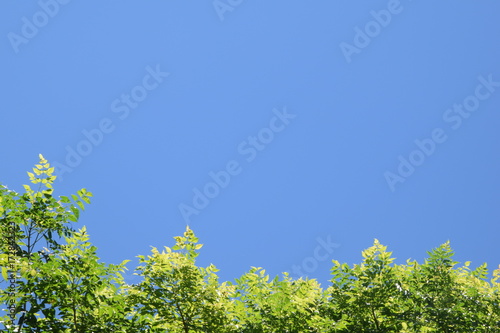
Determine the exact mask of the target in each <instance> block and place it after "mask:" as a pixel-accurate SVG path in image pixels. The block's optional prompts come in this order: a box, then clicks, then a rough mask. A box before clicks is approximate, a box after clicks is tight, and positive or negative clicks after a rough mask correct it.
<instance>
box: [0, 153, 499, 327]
mask: <svg viewBox="0 0 500 333" xmlns="http://www.w3.org/2000/svg"><path fill="white" fill-rule="evenodd" d="M53 172H54V169H53V168H52V167H50V164H49V163H48V162H47V161H46V160H45V159H44V158H43V156H41V155H40V162H39V164H37V165H35V168H33V172H31V173H28V176H29V178H30V181H31V183H32V185H31V186H33V185H36V186H37V188H36V189H35V190H34V189H32V188H31V186H30V185H24V186H23V187H24V189H25V193H24V194H19V193H16V192H15V191H12V190H9V189H8V188H6V187H5V186H0V233H1V238H0V249H1V252H0V267H1V273H2V274H1V276H2V279H1V280H0V285H2V286H8V280H9V277H10V276H11V274H14V276H15V277H16V285H15V286H16V288H15V290H11V289H10V288H3V289H1V290H0V302H1V303H4V304H7V305H8V304H14V305H15V312H16V322H15V323H14V325H12V324H11V323H10V321H9V316H8V310H7V311H5V313H4V315H3V316H2V317H0V321H1V322H2V323H3V326H4V330H5V331H7V332H20V331H22V332H86V333H87V332H179V333H188V332H223V333H224V332H248V333H250V332H251V333H259V332H262V333H264V332H266V333H267V332H342V333H344V332H345V333H347V332H485V333H486V332H500V329H499V327H500V268H499V269H497V270H494V271H493V279H491V280H490V281H488V278H487V276H488V269H487V267H486V264H483V265H481V266H479V267H477V268H476V269H474V270H471V269H470V262H466V263H465V264H464V265H463V266H462V267H458V268H455V266H456V265H457V264H458V263H457V262H455V261H454V260H453V255H454V253H453V251H452V249H451V247H450V244H449V243H448V242H446V243H444V244H443V245H441V246H439V247H438V248H436V249H434V250H433V251H431V252H428V255H429V257H428V259H426V260H425V261H424V263H422V264H419V263H417V262H416V261H411V260H408V261H407V262H406V264H403V265H396V264H394V258H392V253H391V252H387V247H386V246H383V245H382V244H380V243H379V242H378V240H375V242H374V244H373V246H372V247H370V248H368V249H366V250H365V251H363V252H362V255H363V261H362V262H361V264H359V265H353V266H352V267H351V266H349V265H347V264H345V263H344V264H342V263H339V262H338V261H335V260H334V261H333V267H332V269H331V274H332V279H331V285H330V286H328V287H327V288H326V289H325V290H323V289H322V288H321V287H320V285H319V283H318V282H317V281H316V280H314V279H297V280H293V279H291V278H290V277H289V276H288V274H287V273H283V276H282V277H281V278H279V277H275V278H272V279H271V278H270V277H269V275H267V274H266V272H265V270H264V269H262V268H257V267H252V268H251V269H250V270H249V271H248V272H247V273H245V274H243V275H242V276H241V277H240V278H238V279H236V280H235V281H234V283H231V282H222V283H220V282H219V279H218V276H217V271H218V270H217V268H216V267H215V266H214V265H209V266H208V267H199V266H197V265H196V258H197V256H198V253H199V252H198V251H199V250H200V249H201V248H202V244H199V243H198V238H197V237H196V236H195V234H194V233H193V231H192V230H191V229H189V227H188V228H186V231H185V232H184V235H183V236H178V237H174V239H175V241H176V242H175V245H174V246H173V247H171V248H169V247H165V248H164V249H162V250H161V251H160V250H158V249H157V248H152V250H151V254H150V255H147V256H139V261H140V265H139V266H138V267H137V268H136V270H135V271H136V273H135V274H137V275H139V276H140V277H141V278H142V280H141V282H140V283H138V284H134V285H129V284H127V283H126V282H125V281H124V279H123V277H122V273H123V272H124V271H125V269H126V268H125V264H126V262H127V261H124V262H122V263H120V264H118V265H111V264H106V263H103V262H101V261H100V260H99V258H98V257H97V249H96V247H95V246H93V245H92V244H91V242H90V241H89V235H88V234H87V231H86V228H85V227H82V228H80V229H79V230H76V229H74V228H73V227H72V223H74V222H77V221H78V218H79V215H80V211H82V210H83V209H84V208H85V204H89V203H90V198H91V197H92V193H90V192H88V191H86V190H85V189H82V190H80V191H78V192H77V194H76V195H71V196H68V197H66V196H61V197H59V198H57V199H56V198H54V197H53V184H54V181H55V179H56V177H55V176H53ZM13 235H14V236H15V243H13V242H12V240H13V238H12V236H13Z"/></svg>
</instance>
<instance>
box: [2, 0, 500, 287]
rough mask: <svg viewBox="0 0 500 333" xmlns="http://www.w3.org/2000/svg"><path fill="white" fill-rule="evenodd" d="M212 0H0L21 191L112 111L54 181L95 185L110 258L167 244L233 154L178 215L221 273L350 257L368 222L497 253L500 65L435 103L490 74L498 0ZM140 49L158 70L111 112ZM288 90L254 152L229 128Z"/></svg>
mask: <svg viewBox="0 0 500 333" xmlns="http://www.w3.org/2000/svg"><path fill="white" fill-rule="evenodd" d="M221 3H222V4H225V7H224V8H225V9H221V8H223V7H220V8H219V9H218V10H219V12H218V10H217V9H216V8H215V7H214V3H213V2H212V1H200V2H196V3H190V2H181V1H147V2H140V1H126V0H122V1H106V2H102V1H67V3H64V1H62V0H61V3H60V2H55V0H41V1H39V2H35V1H30V2H27V1H24V2H19V1H2V3H1V4H0V36H3V37H2V38H1V39H0V56H1V60H2V61H1V62H0V73H1V75H0V86H1V96H2V106H3V107H2V111H1V115H0V123H1V124H2V130H1V131H0V142H2V145H1V146H0V161H1V164H0V177H1V178H0V181H1V182H2V183H3V184H6V185H8V186H9V188H11V189H14V190H17V191H21V190H22V186H21V184H26V183H28V177H27V175H26V171H29V170H31V168H32V166H33V165H34V164H35V163H36V162H38V154H39V153H42V154H43V155H44V156H45V157H46V158H47V159H48V160H49V161H50V162H51V163H53V164H54V163H56V162H57V163H59V165H67V163H66V159H67V155H68V150H67V149H74V150H77V149H78V147H79V145H80V148H82V147H83V146H85V145H88V143H82V142H84V141H85V140H87V139H86V137H85V135H84V134H83V131H92V130H94V129H97V128H99V124H100V122H101V121H103V119H108V120H104V121H108V122H111V124H112V128H113V130H112V131H111V132H110V133H102V138H99V135H97V136H96V137H95V140H96V141H95V142H97V143H98V144H95V145H94V144H92V145H91V146H90V147H91V149H92V151H91V152H90V153H88V154H87V155H86V156H81V161H80V163H77V164H78V165H77V166H76V167H74V168H71V169H72V172H64V173H61V172H59V175H60V176H61V177H60V178H62V179H63V180H62V181H58V182H57V183H56V190H57V191H56V193H57V194H59V195H66V194H70V193H75V192H76V191H77V190H78V189H80V188H82V187H84V188H87V189H88V190H89V191H91V192H93V193H94V198H93V202H92V204H91V205H90V206H88V208H87V209H86V211H85V213H84V214H83V215H82V218H81V220H80V222H79V226H81V225H86V226H87V228H88V231H89V233H90V235H91V240H92V241H93V242H94V244H95V245H96V246H97V247H98V248H99V255H100V256H101V258H102V259H103V260H104V261H106V262H110V263H118V262H120V261H121V260H124V259H134V257H135V256H136V255H138V254H148V253H149V251H150V246H156V247H163V246H165V245H167V246H171V245H173V242H174V241H173V239H172V237H173V236H176V235H180V234H182V232H183V231H184V229H185V226H186V223H187V222H186V220H185V219H184V218H183V216H182V214H181V212H180V210H179V206H180V205H181V204H185V205H189V206H193V197H194V192H193V189H195V188H196V189H199V190H201V191H203V188H204V186H205V185H206V184H207V183H210V182H211V181H212V178H211V177H210V175H209V173H210V172H219V171H221V170H224V169H225V168H226V165H227V163H228V162H230V161H233V160H234V161H236V162H237V163H238V165H239V166H240V168H241V172H240V173H239V174H237V175H234V176H231V179H230V181H229V184H228V185H227V186H226V187H225V188H221V189H220V190H219V192H220V193H219V194H218V195H217V196H215V197H213V198H211V199H210V200H209V203H208V205H207V206H206V207H205V208H203V209H200V210H199V213H198V215H191V216H190V222H189V225H190V227H191V228H192V229H193V230H194V231H195V233H196V234H197V236H198V237H199V238H200V242H201V243H204V244H205V246H204V247H203V249H202V250H201V255H200V257H199V262H198V263H199V264H200V265H208V264H209V263H213V264H215V265H216V266H217V267H218V268H220V269H221V271H220V272H219V276H221V278H222V280H232V279H234V278H236V277H238V276H240V275H241V274H243V273H244V272H245V271H247V270H248V269H249V268H250V267H251V266H261V267H264V268H266V270H267V271H268V272H269V273H270V274H271V275H275V274H280V273H281V272H284V271H291V270H292V267H293V266H294V265H296V266H298V267H301V270H302V271H303V272H304V274H305V273H307V275H308V276H309V277H313V278H318V280H319V281H320V282H322V284H325V283H326V281H327V280H328V279H329V268H330V267H331V259H337V260H339V261H341V262H347V263H350V264H352V263H358V262H360V261H361V251H362V250H363V249H365V248H367V247H369V246H371V245H372V243H373V240H374V238H377V239H379V240H380V241H381V242H382V243H383V244H385V245H388V246H389V250H390V251H394V256H395V257H397V258H398V260H397V262H399V263H402V262H404V261H405V260H406V259H408V258H414V259H418V260H422V259H423V258H425V257H426V251H428V250H431V249H432V248H434V247H437V246H439V245H440V244H442V243H444V242H445V241H447V240H450V241H451V245H452V247H453V249H454V250H455V251H456V252H457V256H456V258H457V259H458V260H460V261H462V262H463V261H465V260H472V261H473V266H477V265H479V264H481V263H483V262H487V263H488V264H489V267H490V269H494V268H496V267H498V264H499V263H500V260H499V257H498V247H497V246H496V244H498V241H497V240H498V236H499V235H498V232H499V227H498V222H499V218H500V202H499V198H500V196H499V194H500V177H499V174H498V170H499V169H500V158H499V153H498V151H499V150H498V148H499V139H500V131H499V130H498V128H499V127H500V88H499V87H498V84H497V87H494V88H492V90H493V89H495V90H494V91H493V92H489V95H488V97H487V98H485V99H484V100H481V101H480V104H479V106H478V108H477V110H476V111H473V112H471V113H470V116H469V117H468V118H466V119H463V121H462V123H461V126H460V127H458V128H456V129H454V128H453V127H452V126H453V125H454V124H455V122H454V121H453V122H451V121H450V120H449V121H446V120H445V119H444V118H443V117H444V116H445V114H446V112H451V111H447V110H448V109H450V108H453V105H454V104H460V103H463V102H464V99H466V98H467V97H468V96H474V94H475V91H476V87H477V86H478V85H479V84H480V81H479V79H478V77H480V76H482V77H483V78H485V79H488V77H489V76H491V80H493V81H494V82H499V81H500V68H499V62H498V61H499V59H500V47H499V40H498V39H499V36H500V20H498V13H499V10H500V4H498V3H496V2H492V1H490V2H480V3H478V2H473V1H468V2H455V1H450V0H447V1H439V2H428V1H408V0H406V1H401V2H399V4H398V3H397V2H395V1H389V2H388V1H365V2H350V1H349V2H348V1H302V2H298V1H297V2H294V1H273V2H269V1H258V2H256V1H240V2H238V1H236V0H233V1H232V3H233V5H230V4H229V3H228V2H226V1H220V2H219V6H224V5H221ZM388 8H389V9H391V10H392V11H393V12H392V13H391V12H390V11H388ZM229 9H230V10H229ZM371 11H374V13H375V14H374V13H373V12H371ZM381 11H382V12H381ZM396 12H397V13H396ZM384 13H385V14H387V13H389V14H390V20H389V19H388V17H387V15H386V16H384ZM49 14H50V15H49ZM376 16H378V17H379V20H382V21H381V22H383V23H384V24H383V25H385V26H383V25H381V24H380V23H376V22H377V21H375V17H376ZM23 18H24V19H23ZM384 18H385V21H383V20H384ZM35 23H36V24H37V25H38V27H37V26H36V25H35ZM30 24H33V26H32V27H31V30H30V27H29V25H30ZM33 27H34V28H33ZM365 29H368V33H369V34H370V35H371V37H370V36H369V35H367V36H365V37H364V38H365V39H364V40H363V37H362V36H361V37H360V36H357V34H359V33H358V32H357V31H359V30H361V31H365V34H366V30H365ZM369 29H372V30H369ZM23 34H24V35H23ZM356 38H357V40H355V39H356ZM367 39H369V40H368V41H367ZM355 42H357V43H358V44H357V45H358V46H359V47H357V49H356V50H357V51H356V52H355V53H352V54H345V52H343V50H342V45H344V47H345V45H346V44H349V45H351V47H356V44H355ZM342 43H346V44H342ZM360 43H361V44H360ZM363 43H364V44H363ZM365 44H366V45H365ZM148 68H150V69H151V70H155V69H157V68H158V69H159V71H161V72H164V73H166V72H168V73H169V75H168V77H163V78H161V80H160V81H162V82H157V83H158V85H157V87H156V88H155V89H152V90H150V91H147V96H146V98H144V100H142V101H140V103H138V105H137V106H136V107H135V108H133V109H132V108H129V111H130V112H129V114H128V115H127V116H126V117H123V119H121V118H120V115H122V116H123V115H124V113H123V112H124V111H123V109H122V111H121V112H114V109H113V107H112V104H113V102H115V101H116V100H117V99H118V102H117V103H121V104H119V105H120V106H122V107H123V106H124V105H125V104H123V102H120V99H121V98H122V95H123V94H129V95H130V94H131V92H132V91H133V89H136V90H135V91H136V93H137V92H140V91H141V88H140V87H141V85H142V84H143V79H144V78H145V77H146V76H147V75H148ZM147 80H149V81H147V82H149V84H150V85H151V84H153V83H154V82H155V81H154V80H151V78H149V79H147ZM137 87H139V88H137ZM479 89H482V90H481V92H482V93H483V94H484V93H486V92H487V90H486V89H485V88H484V87H483V88H479ZM142 91H143V92H144V91H145V90H142ZM469 101H470V98H469ZM115 106H117V105H115ZM285 109H286V110H287V112H288V113H289V114H293V115H295V116H296V117H295V118H293V119H290V122H289V124H288V125H286V126H285V128H284V129H283V130H282V131H281V132H276V133H274V138H273V139H272V140H270V142H268V143H267V144H266V145H265V149H263V150H262V151H258V153H257V155H256V157H255V159H253V160H252V161H250V162H248V161H247V157H248V156H249V155H245V154H241V152H240V151H239V150H238V146H239V145H240V144H245V142H247V144H248V142H249V139H248V138H249V136H257V135H258V134H259V133H264V132H265V133H264V134H261V135H264V136H265V134H266V133H267V134H269V131H268V130H266V129H265V128H268V127H269V123H270V121H271V120H272V119H273V117H275V113H273V110H278V111H280V112H283V110H285ZM115 111H116V110H115ZM436 128H440V129H442V131H443V132H444V133H445V135H446V140H445V141H444V142H442V143H437V144H436V146H435V148H434V150H433V152H432V154H429V156H424V155H418V154H419V153H414V157H415V158H417V157H418V156H420V157H422V156H424V159H423V162H422V161H420V162H422V163H421V164H420V165H419V166H417V167H415V170H414V171H413V172H412V173H411V175H409V176H408V177H405V178H406V180H405V181H404V182H396V183H395V184H394V186H393V189H394V191H392V190H391V186H390V184H389V183H388V182H387V180H386V177H385V173H386V172H392V173H394V174H396V173H397V172H398V166H399V164H400V159H399V156H402V157H403V158H405V159H407V160H408V158H409V156H410V154H412V152H414V151H415V150H417V149H418V147H417V145H416V144H415V142H414V141H415V140H425V139H428V138H430V137H431V133H432V131H433V130H434V129H436ZM262 131H263V132H262ZM94 133H95V132H94ZM268 141H269V140H268ZM68 147H69V148H68ZM247 147H248V146H247ZM87 148H88V146H87ZM82 149H83V148H82ZM415 154H416V155H415ZM420 154H422V153H420ZM318 238H319V239H321V240H323V241H326V240H327V239H328V238H329V239H330V242H331V243H335V244H336V245H335V246H336V247H335V248H334V250H332V249H333V248H329V250H330V253H327V252H326V250H325V249H323V248H320V249H319V250H317V248H318V246H320V244H321V241H320V240H318ZM318 251H319V252H318ZM318 254H319V255H318ZM326 254H328V256H327V258H326V257H325V255H326ZM315 255H316V257H315ZM135 263H136V262H135V261H134V262H132V263H130V264H129V265H128V267H129V268H131V269H132V268H133V267H134V264H135ZM131 273H132V271H130V272H129V274H128V275H127V279H128V281H130V282H133V281H134V280H135V279H136V278H134V277H133V276H132V275H131ZM292 275H293V274H292Z"/></svg>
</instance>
